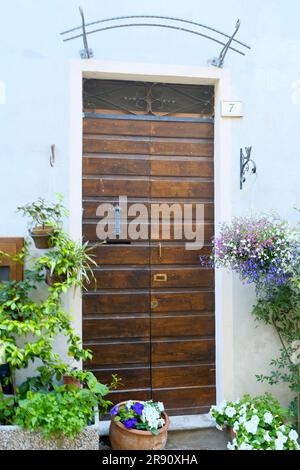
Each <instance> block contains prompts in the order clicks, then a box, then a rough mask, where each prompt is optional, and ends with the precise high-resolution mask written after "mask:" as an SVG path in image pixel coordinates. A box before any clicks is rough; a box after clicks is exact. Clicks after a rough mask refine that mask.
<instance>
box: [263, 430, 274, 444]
mask: <svg viewBox="0 0 300 470" xmlns="http://www.w3.org/2000/svg"><path fill="white" fill-rule="evenodd" d="M264 440H265V441H266V442H271V441H272V438H271V437H270V434H269V431H266V432H265V434H264Z"/></svg>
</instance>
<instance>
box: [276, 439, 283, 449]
mask: <svg viewBox="0 0 300 470" xmlns="http://www.w3.org/2000/svg"><path fill="white" fill-rule="evenodd" d="M283 445H284V443H283V442H282V441H281V440H280V439H275V450H283Z"/></svg>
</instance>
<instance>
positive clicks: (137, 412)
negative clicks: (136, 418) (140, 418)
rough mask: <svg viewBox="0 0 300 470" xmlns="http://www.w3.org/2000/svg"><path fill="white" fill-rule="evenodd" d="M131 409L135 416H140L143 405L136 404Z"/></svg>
mask: <svg viewBox="0 0 300 470" xmlns="http://www.w3.org/2000/svg"><path fill="white" fill-rule="evenodd" d="M131 408H132V409H133V411H135V412H136V414H137V415H141V414H142V413H143V409H144V405H143V404H142V403H139V402H136V403H135V404H134V405H132V407H131Z"/></svg>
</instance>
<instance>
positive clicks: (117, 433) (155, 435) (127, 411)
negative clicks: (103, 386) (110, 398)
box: [109, 400, 169, 450]
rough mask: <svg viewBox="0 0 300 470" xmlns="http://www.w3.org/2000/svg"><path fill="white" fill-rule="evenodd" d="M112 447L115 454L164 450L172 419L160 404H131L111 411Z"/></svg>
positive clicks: (148, 402) (125, 402)
mask: <svg viewBox="0 0 300 470" xmlns="http://www.w3.org/2000/svg"><path fill="white" fill-rule="evenodd" d="M110 414H111V424H110V430H109V438H110V443H111V446H112V448H113V449H115V450H161V449H164V447H165V445H166V442H167V434H168V428H169V417H168V415H167V413H166V412H165V410H164V405H163V403H161V402H153V401H135V400H129V401H124V402H121V403H119V404H117V405H115V406H114V407H113V408H112V409H111V412H110Z"/></svg>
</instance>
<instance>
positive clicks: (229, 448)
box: [227, 442, 235, 450]
mask: <svg viewBox="0 0 300 470" xmlns="http://www.w3.org/2000/svg"><path fill="white" fill-rule="evenodd" d="M227 449H228V450H235V446H234V445H233V444H231V442H228V444H227Z"/></svg>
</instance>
